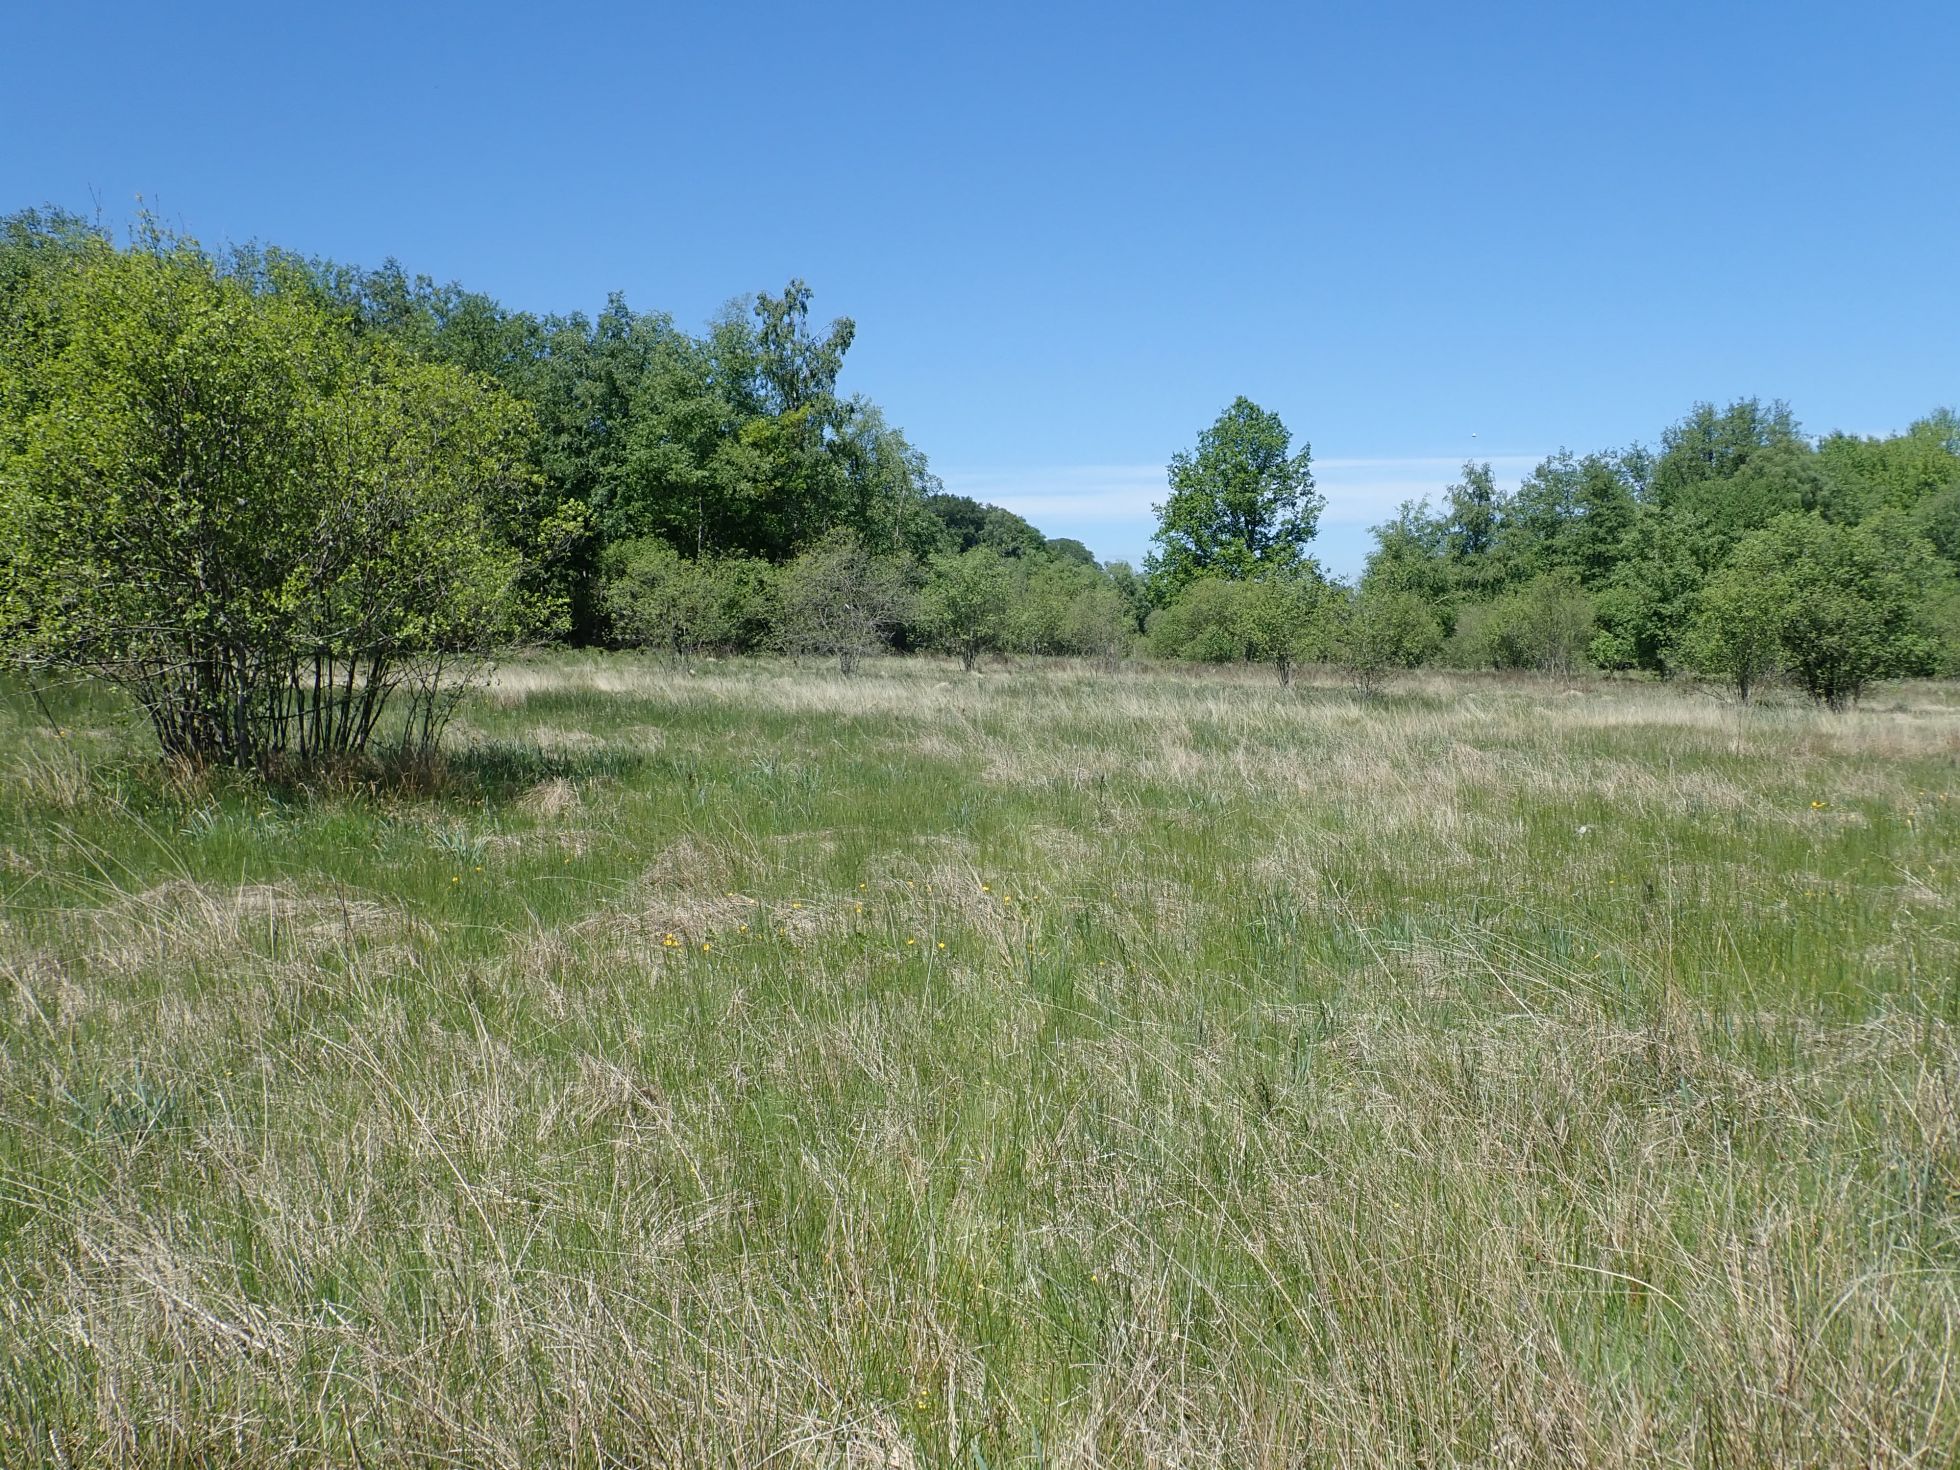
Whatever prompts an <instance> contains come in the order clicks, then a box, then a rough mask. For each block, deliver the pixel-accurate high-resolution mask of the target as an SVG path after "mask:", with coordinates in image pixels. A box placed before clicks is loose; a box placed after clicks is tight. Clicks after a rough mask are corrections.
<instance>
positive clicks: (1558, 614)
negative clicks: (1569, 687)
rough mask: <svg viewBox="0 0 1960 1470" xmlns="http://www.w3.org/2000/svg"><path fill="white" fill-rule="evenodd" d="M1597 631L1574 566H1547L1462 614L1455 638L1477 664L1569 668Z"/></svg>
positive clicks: (1462, 657)
mask: <svg viewBox="0 0 1960 1470" xmlns="http://www.w3.org/2000/svg"><path fill="white" fill-rule="evenodd" d="M1592 637H1593V614H1592V605H1591V603H1590V602H1588V600H1587V598H1586V593H1585V589H1584V588H1582V587H1581V586H1580V585H1579V579H1578V578H1577V577H1576V576H1575V575H1573V573H1572V572H1570V571H1557V572H1546V573H1543V574H1541V575H1539V576H1536V577H1533V578H1532V579H1531V580H1530V581H1529V582H1526V583H1525V584H1524V585H1523V586H1521V587H1517V588H1514V589H1512V590H1511V591H1509V592H1505V593H1502V594H1501V595H1499V596H1497V597H1495V598H1493V599H1492V600H1491V601H1489V602H1486V603H1483V604H1480V605H1475V606H1471V607H1466V608H1463V609H1462V610H1461V611H1459V612H1458V614H1457V621H1456V635H1455V638H1454V639H1453V640H1452V641H1453V643H1454V645H1455V653H1456V658H1457V661H1458V662H1459V663H1462V664H1464V665H1467V666H1469V667H1472V668H1492V669H1535V670H1537V671H1538V672H1540V673H1546V674H1569V673H1571V672H1572V671H1573V670H1574V669H1576V668H1577V667H1578V666H1579V664H1580V662H1581V660H1582V659H1583V658H1584V657H1585V654H1586V650H1587V645H1588V644H1589V643H1590V642H1591V640H1592Z"/></svg>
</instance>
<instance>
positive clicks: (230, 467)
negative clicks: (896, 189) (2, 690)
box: [0, 210, 1142, 765]
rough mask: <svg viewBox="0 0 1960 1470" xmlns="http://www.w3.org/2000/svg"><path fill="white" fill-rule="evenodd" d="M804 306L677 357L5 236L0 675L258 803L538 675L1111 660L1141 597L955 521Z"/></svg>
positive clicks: (996, 523)
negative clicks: (524, 671)
mask: <svg viewBox="0 0 1960 1470" xmlns="http://www.w3.org/2000/svg"><path fill="white" fill-rule="evenodd" d="M811 301H812V295H811V292H810V290H809V288H808V287H807V286H806V285H805V284H804V283H803V282H801V281H791V282H790V283H789V284H788V286H787V287H785V288H784V289H783V290H782V291H781V292H779V293H770V292H761V293H757V294H756V295H754V296H753V297H751V298H749V299H747V300H746V301H738V302H734V303H731V304H730V305H729V306H728V307H727V308H726V309H724V310H723V311H722V312H721V313H720V314H718V315H717V316H716V317H715V318H714V319H713V320H712V321H711V322H710V323H709V324H708V326H707V328H706V329H705V330H704V331H701V332H698V333H695V332H689V331H686V330H683V329H681V328H680V327H678V326H677V325H676V324H675V323H674V322H673V321H672V319H671V318H669V317H668V316H666V315H664V314H661V313H657V312H641V311H636V310H634V309H633V308H631V307H630V306H628V304H627V303H626V301H625V300H624V299H623V298H622V297H620V296H618V295H614V296H613V297H611V298H610V299H609V300H608V302H607V304H606V306H605V308H604V310H602V311H601V312H599V313H598V314H597V315H596V316H592V317H587V316H585V315H583V314H581V313H571V314H568V315H537V314H533V313H530V312H524V311H514V310H509V309H507V308H505V307H503V306H502V305H500V304H499V303H498V302H496V301H495V300H493V299H492V298H490V297H489V296H487V295H484V294H482V293H480V292H473V291H469V290H466V289H464V288H463V287H461V286H459V285H455V284H450V285H438V284H436V283H435V282H433V281H431V280H429V279H427V278H425V277H410V276H409V275H408V274H407V273H406V272H404V271H403V270H402V269H401V268H400V267H399V266H397V265H395V264H393V263H390V264H387V265H384V266H383V267H381V268H379V269H374V270H367V269H360V268H356V267H351V266H345V265H342V264H339V263H336V262H333V261H328V260H321V259H317V258H311V257H304V256H301V255H298V254H296V253H293V252H290V251H286V250H282V249H278V248H270V247H261V246H247V247H242V248H236V249H231V250H227V251H222V252H220V251H211V250H207V249H205V248H204V247H202V246H201V245H199V244H198V243H197V242H196V241H195V240H191V239H188V238H185V237H182V236H179V235H177V234H174V233H172V232H170V231H168V230H165V229H163V228H161V227H160V226H159V225H157V224H156V223H155V222H154V221H152V220H149V219H142V220H139V221H138V222H137V224H136V225H135V227H134V228H133V229H132V230H131V231H130V233H129V236H128V238H126V239H123V240H118V239H117V238H115V237H114V236H112V235H111V234H110V232H108V231H106V230H104V229H102V228H100V227H99V226H97V225H96V224H94V223H93V222H91V221H89V220H86V219H84V218H81V217H78V216H75V215H73V214H69V213H66V212H63V211H60V210H28V211H24V212H21V213H18V214H15V215H12V216H9V217H7V218H5V219H0V658H4V660H5V662H6V663H7V664H9V665H11V666H13V667H16V668H21V669H25V670H27V671H29V673H30V674H36V675H38V674H42V673H46V672H49V671H59V670H79V671H81V672H84V673H87V674H90V675H93V676H96V677H99V678H103V679H106V680H108V681H109V682H112V683H114V684H116V685H118V686H120V687H122V688H123V689H125V690H127V691H128V692H129V693H130V694H131V695H132V696H133V697H134V698H135V699H136V700H137V702H138V703H139V705H140V706H141V707H142V708H143V709H144V710H145V711H146V712H147V714H148V715H149V717H150V719H151V721H152V723H153V724H154V725H155V727H156V733H157V736H158V739H159V741H160V743H161V744H162V746H163V748H164V750H165V751H166V752H167V753H169V754H171V755H174V756H182V757H187V758H193V759H199V760H209V759H218V760H224V761H229V762H234V763H238V764H244V765H253V764H257V765H263V764H265V763H267V762H268V761H271V760H277V759H283V758H286V757H289V756H291V757H298V758H301V759H313V758H320V757H326V758H332V757H339V756H347V755H353V754H358V753H360V752H362V751H364V750H365V749H366V748H367V747H368V746H369V744H370V743H371V742H372V741H373V740H374V739H375V738H376V735H377V733H378V732H380V731H382V730H383V729H384V728H385V729H388V730H390V731H393V732H396V733H398V734H399V735H400V736H401V738H403V739H405V740H408V741H409V742H410V743H412V744H427V743H428V742H430V741H432V740H433V738H434V734H435V732H436V731H437V730H439V728H440V726H441V723H442V720H443V718H444V717H445V715H446V713H447V711H448V709H449V708H450V707H451V705H452V704H453V701H454V698H455V696H456V693H457V691H458V690H459V689H461V688H463V687H465V686H466V683H467V680H466V678H459V675H461V674H466V673H467V671H468V670H470V669H471V668H473V667H478V666H480V662H481V660H482V659H483V657H484V656H485V655H487V654H488V653H490V652H491V651H493V650H495V649H497V648H500V647H506V646H508V645H510V644H511V643H513V642H517V641H520V640H527V639H530V640H535V639H540V638H557V639H569V640H572V641H576V642H581V643H598V644H611V645H619V646H631V647H649V648H660V649H670V650H672V651H675V652H685V653H710V652H712V653H740V652H750V651H756V650H759V649H763V648H781V649H792V650H799V651H810V652H822V653H824V654H826V655H829V656H835V657H836V658H837V659H838V660H839V662H840V664H842V665H843V666H845V667H846V668H848V667H850V666H851V665H852V664H853V663H854V662H855V661H856V659H857V658H859V657H861V656H862V654H863V653H864V652H866V651H869V650H870V649H872V648H878V647H885V646H888V645H892V644H896V645H897V646H899V647H925V646H934V647H946V648H950V649H953V650H955V651H960V652H962V653H963V654H964V656H965V657H966V658H967V660H968V661H969V662H971V661H972V660H973V659H974V658H976V657H978V655H979V653H980V652H982V651H983V650H986V649H992V648H997V647H1011V648H1016V649H1021V650H1025V651H1027V652H1050V653H1057V652H1073V653H1092V654H1095V655H1098V656H1104V657H1109V656H1115V655H1116V654H1117V653H1119V652H1121V651H1122V650H1123V649H1124V648H1126V647H1127V643H1128V640H1129V637H1130V636H1131V634H1133V633H1134V631H1135V629H1136V628H1137V627H1140V619H1141V616H1142V609H1141V606H1140V604H1139V603H1138V602H1137V600H1136V599H1137V595H1138V589H1137V587H1136V585H1135V578H1133V577H1130V578H1127V579H1123V578H1119V577H1112V576H1111V574H1110V573H1108V572H1107V571H1105V569H1103V568H1102V567H1099V566H1098V565H1097V564H1096V561H1095V558H1094V557H1093V555H1092V554H1091V553H1090V552H1089V550H1088V548H1086V547H1084V546H1083V545H1082V544H1081V543H1080V542H1076V541H1071V540H1066V539H1056V540H1052V541H1051V540H1050V539H1049V538H1047V537H1045V536H1043V535H1042V534H1041V532H1039V531H1038V530H1036V529H1035V528H1034V527H1033V526H1031V525H1030V524H1028V522H1026V521H1025V520H1023V519H1022V518H1021V517H1019V516H1016V515H1014V514H1012V513H1011V512H1009V511H1006V510H1004V509H1002V508H1000V507H998V506H990V505H984V504H981V503H978V502H976V501H973V500H970V499H968V498H966V497H963V496H957V495H949V494H947V493H946V492H945V490H944V488H943V486H942V485H941V484H940V482H939V481H938V480H937V479H936V478H935V477H934V476H933V475H932V473H931V471H930V469H929V468H928V466H927V463H926V459H925V456H924V455H923V454H922V453H920V452H919V450H918V449H917V448H915V447H914V446H913V445H912V444H911V443H910V442H909V441H908V440H907V439H906V438H905V436H904V435H903V433H901V432H900V431H899V430H898V429H897V428H895V427H894V426H892V425H891V424H890V423H888V422H887V421H886V419H885V417H884V415H883V413H882V412H881V411H880V409H879V408H878V406H877V405H876V404H874V403H872V402H871V401H869V400H868V399H866V398H864V397H862V396H861V395H847V394H846V393H845V392H844V391H843V390H842V389H841V387H840V386H839V379H840V376H841V373H842V369H843V366H844V362H845V358H846V355H847V353H848V352H849V350H850V347H851V344H852V342H853V340H854V337H855V334H856V329H855V327H854V325H853V323H852V322H851V321H850V320H849V319H848V318H839V319H838V320H836V321H833V322H830V323H829V324H828V325H819V324H817V323H816V322H815V321H814V320H813V319H812V317H811V310H810V309H811ZM997 614H999V615H1000V616H1002V617H1007V615H1008V614H1011V617H1008V619H1007V623H1006V624H1004V625H1002V626H999V627H997V626H996V625H995V623H996V615H997Z"/></svg>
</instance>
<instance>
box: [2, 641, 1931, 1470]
mask: <svg viewBox="0 0 1960 1470" xmlns="http://www.w3.org/2000/svg"><path fill="white" fill-rule="evenodd" d="M4 693H5V696H6V697H5V700H4V703H0V905H4V907H3V908H0V1461H3V1462H5V1463H7V1464H9V1465H13V1464H35V1463H46V1464H62V1465H93V1464H104V1465H110V1464H115V1465H123V1464H127V1465H144V1466H148V1465H183V1466H191V1465H198V1466H205V1465H229V1464H268V1463H278V1464H289V1465H329V1464H332V1465H342V1464H364V1465H368V1466H380V1465H404V1464H406V1465H431V1466H433V1465H438V1464H440V1465H456V1464H467V1465H510V1466H529V1465H540V1464H558V1463H566V1464H581V1465H594V1466H597V1465H677V1466H678V1465H726V1466H762V1465H765V1464H766V1465H771V1466H794V1465H836V1466H853V1467H867V1466H873V1465H886V1466H892V1467H898V1466H920V1467H923V1466H929V1465H945V1466H959V1467H975V1466H988V1467H1004V1466H1010V1465H1024V1466H1037V1465H1039V1466H1089V1465H1139V1466H1141V1465H1151V1466H1206V1465H1217V1466H1257V1465H1309V1464H1370V1465H1430V1466H1441V1465H1452V1464H1465V1465H1541V1464H1543V1465H1553V1464H1556V1465H1567V1464H1584V1465H1593V1464H1600V1465H1627V1466H1636V1465H1639V1466H1646V1465H1654V1464H1666V1465H1684V1466H1686V1465H1694V1466H1743V1465H1772V1464H1774V1465H1785V1464H1811V1465H1820V1466H1822V1465H1848V1464H1859V1465H1908V1464H1911V1465H1930V1464H1950V1463H1954V1462H1955V1461H1956V1459H1960V1384H1956V1383H1953V1382H1950V1379H1951V1378H1952V1377H1953V1376H1954V1375H1953V1366H1952V1365H1953V1362H1954V1360H1955V1357H1956V1349H1960V1048H1956V1036H1957V1035H1960V1029H1957V1028H1960V981H1957V980H1956V976H1960V904H1957V903H1956V899H1957V898H1960V810H1956V807H1960V691H1955V690H1953V689H1950V688H1943V687H1937V686H1912V687H1907V688H1904V689H1899V690H1889V691H1886V692H1885V693H1884V694H1883V695H1882V696H1881V697H1880V698H1879V699H1877V700H1874V701H1872V702H1870V703H1869V704H1868V705H1867V706H1866V707H1865V708H1863V709H1860V710H1858V711H1855V712H1853V713H1851V714H1849V715H1844V716H1830V715H1826V714H1821V713H1818V712H1815V711H1812V710H1810V709H1808V708H1804V707H1800V706H1798V705H1795V704H1793V703H1784V704H1770V705H1767V706H1764V707H1759V708H1754V709H1749V710H1738V709H1736V708H1735V707H1734V706H1732V705H1727V704H1723V703H1721V702H1719V701H1716V700H1713V699H1710V698H1708V697H1706V696H1705V695H1701V694H1697V693H1696V692H1695V691H1693V690H1690V689H1673V688H1663V687H1657V686H1651V685H1636V684H1601V685H1585V686H1575V687H1566V686H1563V685H1556V684H1541V683H1533V682H1499V681H1495V680H1474V679H1460V680H1452V679H1445V678H1440V677H1439V678H1423V679H1419V680H1410V681H1407V682H1406V683H1405V684H1404V685H1403V686H1402V687H1400V688H1399V689H1397V690H1394V691H1392V692H1391V693H1390V694H1388V695H1387V696H1386V697H1383V698H1380V699H1376V700H1372V701H1365V702H1364V701H1358V700H1356V699H1354V698H1352V697H1350V696H1349V695H1348V694H1346V693H1344V692H1343V691H1341V690H1339V689H1336V688H1333V687H1315V686H1313V685H1311V684H1309V685H1307V686H1306V687H1303V688H1299V689H1296V690H1294V691H1290V692H1282V691H1280V690H1278V689H1276V688H1273V687H1270V686H1269V685H1267V684H1266V683H1264V682H1261V681H1259V680H1258V679H1257V678H1256V677H1252V676H1247V677H1236V676H1228V675H1219V674H1204V675H1199V674H1181V673H1176V672H1169V671H1161V670H1159V671H1140V672H1125V673H1122V674H1115V675H1106V674H1102V673H1097V672H1091V671H1086V670H1075V669H1070V668H1066V667H1060V668H1050V669H1043V668H1034V667H1029V668H1021V669H1016V670H1014V671H1012V672H998V673H994V674H991V675H990V676H988V677H986V678H983V679H967V678H964V677H962V676H960V675H958V674H957V673H956V672H953V671H952V670H951V669H950V668H949V667H947V666H943V665H938V664H929V663H900V662H890V663H885V664H880V665H877V666H874V667H871V668H869V669H867V670H865V671H864V672H863V673H861V674H860V675H859V676H857V677H855V678H853V679H848V680H847V679H841V678H838V677H836V676H835V675H833V674H829V673H826V672H823V671H817V670H812V669H808V668H804V669H798V668H796V667H794V666H792V665H789V664H761V665H756V666H715V665H710V666H706V667H703V668H700V669H693V668H689V667H687V666H675V665H661V664H653V663H645V662H640V661H637V660H628V659H605V658H600V657H572V656H566V657H560V658H554V659H550V660H542V661H539V662H536V663H526V664H518V665H515V666H513V667H511V668H508V669H506V670H505V671H504V673H503V675H502V676H501V677H500V679H499V681H498V683H497V684H496V685H495V686H494V687H493V688H492V689H491V690H490V691H489V692H488V693H486V694H485V695H483V696H481V697H479V698H477V699H476V700H475V701H474V702H472V703H471V704H470V705H468V706H467V707H466V709H465V712H464V714H463V716H462V718H461V719H460V721H459V723H458V725H457V726H456V727H455V728H454V729H453V731H452V737H451V740H450V742H449V745H450V751H449V756H448V759H447V761H446V762H445V764H444V765H443V766H442V768H441V769H439V770H436V771H433V772H429V773H425V774H424V777H423V779H422V780H421V781H420V782H419V783H418V784H417V786H416V787H415V789H414V790H413V791H410V790H408V789H405V788H404V787H401V786H399V785H379V784H377V785H376V786H374V787H372V788H370V787H368V786H365V785H363V784H362V783H360V782H358V781H355V780H351V779H345V780H341V781H339V782H332V783H322V784H321V785H320V786H319V788H318V789H313V790H306V789H280V790H275V791H267V790H264V789H262V788H255V787H252V786H250V785H249V784H246V783H242V782H237V781H230V780H224V779H191V778H188V777H183V776H174V775H171V774H170V773H167V772H164V771H162V770H160V769H159V768H158V767H157V766H156V764H155V763H154V761H153V759H152V757H151V756H150V755H149V753H148V750H147V747H146V744H145V739H144V730H143V728H142V727H141V726H140V725H138V724H137V723H136V722H134V721H133V720H132V719H131V718H130V717H129V716H128V714H127V712H125V711H122V710H120V709H119V708H118V707H117V706H116V705H114V704H113V703H112V702H110V701H108V700H107V699H105V698H100V697H92V696H90V695H88V694H87V693H85V692H81V691H67V692H64V693H61V694H59V695H57V696H50V709H49V712H48V713H49V716H50V717H51V718H52V720H53V721H54V722H57V723H58V724H59V725H60V726H61V728H62V732H63V733H61V734H59V735H57V734H56V733H55V730H54V728H52V726H51V725H50V723H49V719H48V718H44V716H43V713H42V711H41V710H40V709H39V708H38V707H37V706H36V705H35V703H34V702H32V701H31V700H29V699H28V698H26V696H25V693H24V692H23V691H22V690H21V689H19V688H18V687H9V688H8V689H7V690H5V691H4Z"/></svg>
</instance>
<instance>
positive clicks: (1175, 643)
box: [1149, 577, 1252, 663]
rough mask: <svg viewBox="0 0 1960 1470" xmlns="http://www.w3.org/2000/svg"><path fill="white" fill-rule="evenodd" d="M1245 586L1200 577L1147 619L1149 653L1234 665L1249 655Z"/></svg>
mask: <svg viewBox="0 0 1960 1470" xmlns="http://www.w3.org/2000/svg"><path fill="white" fill-rule="evenodd" d="M1247 585H1248V584H1247V583H1244V582H1228V581H1226V580H1225V579H1224V578H1222V577H1200V578H1198V579H1197V580H1195V581H1193V582H1190V583H1188V584H1187V585H1186V586H1185V587H1184V589H1183V591H1181V592H1179V593H1178V595H1177V596H1176V597H1175V598H1174V599H1173V600H1172V601H1171V602H1170V603H1169V604H1167V605H1166V606H1164V607H1161V608H1159V609H1158V610H1157V611H1156V612H1154V613H1152V614H1151V616H1150V624H1149V638H1150V648H1151V651H1152V652H1154V653H1156V654H1157V655H1158V656H1159V657H1161V658H1184V659H1193V660H1196V661H1198V662H1201V663H1235V662H1237V661H1238V660H1240V659H1243V658H1249V657H1251V655H1252V649H1251V645H1250V644H1249V643H1248V641H1247V639H1246V630H1245V616H1244V606H1245V589H1246V587H1247Z"/></svg>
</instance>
